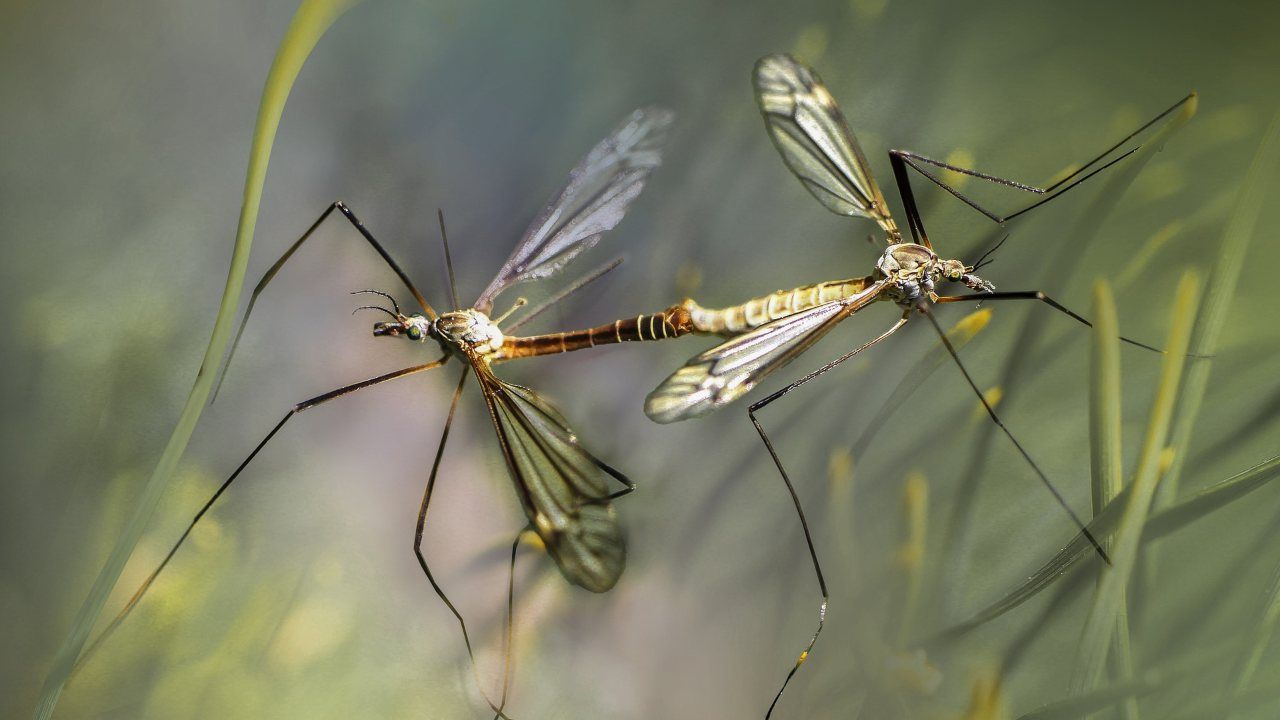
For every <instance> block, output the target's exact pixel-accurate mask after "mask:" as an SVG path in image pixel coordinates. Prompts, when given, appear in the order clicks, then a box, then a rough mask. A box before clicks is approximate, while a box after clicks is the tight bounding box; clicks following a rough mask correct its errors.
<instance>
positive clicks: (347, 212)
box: [210, 200, 436, 402]
mask: <svg viewBox="0 0 1280 720" xmlns="http://www.w3.org/2000/svg"><path fill="white" fill-rule="evenodd" d="M334 210H337V211H338V212H340V213H342V216H343V217H345V218H346V219H347V222H349V223H351V225H352V226H353V227H354V228H355V229H356V230H357V231H358V232H359V233H360V235H361V236H362V237H363V238H364V239H365V240H367V241H368V242H369V244H370V245H372V246H373V249H374V250H376V251H377V252H378V255H380V256H381V257H382V259H383V260H384V261H386V263H387V265H388V266H389V267H390V268H391V269H392V271H394V272H395V274H396V276H397V277H399V278H400V282H402V283H404V286H405V287H406V288H408V289H409V292H411V293H413V297H414V299H416V300H417V301H418V304H419V305H420V306H422V311H423V312H425V313H426V314H427V316H428V317H429V318H432V319H434V318H435V316H436V313H435V310H433V309H432V308H431V306H430V305H429V304H428V303H427V299H426V298H425V297H423V295H422V293H421V292H420V291H419V290H418V288H417V287H416V286H414V284H413V281H412V280H410V279H409V276H408V275H406V274H405V272H404V270H401V269H400V266H399V265H397V264H396V261H395V260H393V259H392V258H391V255H390V254H389V253H387V251H386V249H384V248H383V247H382V244H381V243H379V242H378V241H377V239H376V238H374V237H373V234H372V233H370V232H369V230H368V229H367V228H365V226H364V223H362V222H360V219H359V218H357V217H356V214H355V213H353V212H351V209H350V208H348V207H347V206H346V205H345V204H343V202H342V201H341V200H339V201H337V202H334V203H333V204H331V205H329V207H327V208H325V211H324V212H322V213H320V217H318V218H316V221H315V222H313V223H311V227H309V228H307V231H306V232H304V233H302V237H300V238H298V239H297V240H295V241H294V243H293V244H292V245H290V246H289V249H288V250H285V251H284V254H283V255H281V256H280V259H279V260H276V261H275V264H273V265H272V266H271V267H270V268H268V269H267V271H266V272H265V273H263V275H262V279H261V280H259V281H258V284H257V285H256V286H254V288H253V293H252V294H250V295H249V304H248V305H247V306H245V309H244V315H243V316H242V317H241V318H240V326H239V327H238V328H236V336H235V339H234V340H232V341H231V351H230V352H228V353H227V361H226V362H225V363H223V365H222V374H221V375H219V376H218V382H217V383H215V384H214V387H213V394H212V395H211V399H210V402H212V401H213V398H217V396H218V390H219V389H220V388H221V387H222V381H223V380H225V379H226V377H227V369H228V368H230V367H231V358H232V357H234V356H235V354H236V348H237V347H239V345H240V336H241V335H242V334H244V327H245V325H246V324H247V323H248V322H249V313H251V312H253V306H254V304H255V303H257V302H258V295H260V294H262V291H263V290H265V289H266V287H267V284H268V283H270V282H271V281H272V280H273V279H274V278H275V276H276V273H278V272H280V269H281V268H282V267H284V264H285V263H286V262H288V261H289V258H291V257H293V254H294V253H295V252H297V251H298V248H300V247H302V243H304V242H306V241H307V238H310V237H311V234H312V233H314V232H315V231H316V228H318V227H320V224H321V223H323V222H324V221H325V220H326V219H327V218H328V217H329V215H331V214H332V213H333V211H334Z"/></svg>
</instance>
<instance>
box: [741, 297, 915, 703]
mask: <svg viewBox="0 0 1280 720" xmlns="http://www.w3.org/2000/svg"><path fill="white" fill-rule="evenodd" d="M909 317H910V315H909V314H904V315H903V316H902V317H901V318H900V319H899V320H898V322H896V323H894V324H893V327H890V328H889V329H888V330H886V331H885V332H884V333H882V334H881V335H880V336H879V337H876V338H875V339H874V340H871V341H870V342H867V343H863V344H862V345H859V346H858V347H856V348H854V349H853V350H850V351H849V352H847V353H845V354H844V355H841V356H840V357H838V358H836V359H835V360H832V361H831V362H829V363H827V364H826V365H823V366H822V367H820V368H818V369H817V370H814V371H813V372H811V373H809V374H808V375H805V376H804V377H802V378H800V379H799V380H796V381H795V382H793V383H791V384H790V385H787V386H786V387H784V388H782V389H781V390H778V391H776V392H774V393H773V394H772V395H770V396H768V397H766V398H764V399H763V400H760V401H757V402H755V403H753V404H752V405H751V407H749V408H747V417H749V418H751V424H752V425H754V426H755V428H756V432H757V433H759V434H760V440H761V441H763V442H764V446H765V449H767V450H768V451H769V457H771V458H773V464H774V465H775V466H777V468H778V473H779V474H780V475H782V482H783V483H785V484H786V486H787V492H788V493H789V494H790V495H791V503H792V505H794V506H795V508H796V515H798V516H799V517H800V527H801V529H802V530H804V541H805V544H806V545H807V546H808V547H809V559H810V560H811V561H813V572H814V574H815V575H817V577H818V589H819V590H821V591H822V603H821V604H820V605H819V606H818V629H817V630H814V632H813V636H812V637H810V638H809V642H808V644H806V645H805V647H804V650H803V651H802V652H801V653H800V655H799V657H797V658H796V662H795V665H792V666H791V669H790V670H789V671H788V672H787V677H786V679H784V680H783V681H782V687H780V688H778V692H777V694H776V695H774V696H773V702H771V703H769V710H768V712H766V713H765V719H766V720H768V718H769V717H770V716H772V715H773V709H774V708H775V707H777V705H778V701H779V700H780V699H782V693H783V692H784V691H785V690H786V689H787V683H790V682H791V678H792V677H794V676H795V674H796V671H798V670H799V669H800V666H801V665H803V664H804V661H805V660H807V659H808V658H809V653H810V652H811V651H812V650H813V645H814V643H816V642H818V635H820V634H821V633H822V626H823V624H824V623H825V622H826V619H827V604H828V601H829V600H830V594H829V593H828V592H827V579H826V577H825V576H824V575H823V574H822V564H821V563H820V562H818V550H817V548H815V547H814V545H813V535H812V533H810V532H809V521H808V519H806V518H805V515H804V508H803V507H801V505H800V496H799V495H798V494H797V493H796V488H795V486H794V485H793V484H792V483H791V478H790V476H788V475H787V469H786V468H785V467H783V465H782V458H780V457H778V451H777V450H775V449H774V447H773V442H772V441H771V440H769V435H768V434H767V433H765V431H764V426H763V425H761V424H760V419H759V418H757V417H756V412H757V411H759V410H762V409H764V408H765V407H766V406H767V405H769V404H770V403H772V402H773V401H774V400H777V399H778V398H780V397H782V396H783V395H786V394H787V393H789V392H791V391H792V390H795V389H796V388H798V387H800V386H801V385H804V384H805V383H807V382H809V381H810V380H812V379H814V378H816V377H818V376H819V375H821V374H823V373H825V372H827V371H828V370H830V369H832V368H834V367H835V366H837V365H839V364H840V363H842V362H844V361H845V360H848V359H849V358H851V357H853V356H854V355H857V354H858V353H860V352H862V351H863V350H866V349H867V348H869V347H871V346H872V345H875V344H876V343H878V342H880V341H881V340H884V339H885V338H887V337H889V336H890V335H892V334H893V333H895V332H897V331H898V329H899V328H901V327H902V326H903V325H905V324H906V323H907V318H909Z"/></svg>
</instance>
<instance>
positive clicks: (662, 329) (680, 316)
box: [495, 305, 694, 360]
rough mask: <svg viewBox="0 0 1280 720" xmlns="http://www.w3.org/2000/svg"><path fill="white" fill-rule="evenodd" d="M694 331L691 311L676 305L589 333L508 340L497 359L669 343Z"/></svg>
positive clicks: (570, 333)
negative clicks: (650, 342)
mask: <svg viewBox="0 0 1280 720" xmlns="http://www.w3.org/2000/svg"><path fill="white" fill-rule="evenodd" d="M693 331H694V326H693V323H692V322H691V320H690V319H689V310H688V309H687V308H686V307H685V306H684V305H675V306H672V307H669V308H667V309H666V310H663V311H662V312H658V313H653V314H652V315H637V316H636V317H633V318H628V319H626V320H615V321H613V322H611V323H609V324H608V325H600V326H599V327H593V328H589V329H587V330H573V331H570V332H560V333H551V334H548V335H531V336H529V337H508V338H506V339H505V340H503V343H502V350H501V352H500V353H499V354H498V357H497V358H495V359H497V360H510V359H512V358H519V357H531V356H533V355H554V354H556V353H563V352H570V351H572V350H582V349H584V348H590V347H595V346H597V345H610V344H613V343H621V342H635V341H646V340H666V339H667V338H676V337H680V336H681V335H688V334H689V333H691V332H693Z"/></svg>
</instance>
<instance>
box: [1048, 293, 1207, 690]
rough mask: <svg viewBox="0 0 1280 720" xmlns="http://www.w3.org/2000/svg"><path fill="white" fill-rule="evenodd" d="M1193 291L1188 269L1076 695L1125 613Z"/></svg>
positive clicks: (1098, 673)
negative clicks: (1127, 594)
mask: <svg viewBox="0 0 1280 720" xmlns="http://www.w3.org/2000/svg"><path fill="white" fill-rule="evenodd" d="M1198 293H1199V279H1198V277H1197V276H1196V274H1195V272H1194V271H1188V272H1187V273H1186V274H1184V275H1183V277H1182V280H1181V282H1179V283H1178V292H1177V300H1176V301H1175V304H1174V310H1173V322H1172V327H1171V328H1170V331H1169V340H1168V343H1167V345H1166V348H1167V353H1166V355H1165V358H1164V364H1163V367H1162V369H1161V373H1160V385H1159V386H1158V387H1157V389H1156V398H1155V402H1154V403H1153V404H1152V407H1151V416H1150V420H1149V422H1148V425H1147V432H1146V437H1145V438H1144V440H1143V444H1142V454H1141V457H1140V459H1139V461H1138V469H1137V472H1136V473H1135V474H1134V480H1133V489H1132V490H1131V492H1130V493H1129V499H1128V502H1126V503H1125V508H1124V513H1123V514H1122V516H1121V518H1120V523H1119V526H1118V527H1117V529H1116V536H1115V538H1114V545H1113V547H1114V552H1113V553H1112V555H1111V559H1112V565H1111V566H1110V567H1108V568H1106V569H1105V570H1104V571H1103V573H1102V580H1101V581H1100V582H1099V584H1098V589H1097V591H1096V592H1095V593H1094V601H1093V606H1092V607H1091V608H1090V610H1089V616H1088V618H1087V619H1086V620H1085V625H1084V629H1083V630H1082V631H1081V634H1080V649H1079V652H1078V655H1077V660H1076V667H1075V670H1074V672H1073V674H1072V678H1071V693H1072V694H1073V695H1076V694H1082V693H1084V692H1087V691H1089V690H1092V689H1094V688H1097V687H1099V686H1100V685H1101V684H1102V679H1103V675H1104V673H1105V672H1106V667H1107V657H1108V655H1109V653H1110V650H1111V645H1112V639H1113V635H1114V632H1115V628H1116V625H1117V618H1118V617H1119V616H1120V615H1121V613H1123V612H1125V607H1124V605H1125V588H1126V587H1127V586H1128V584H1129V579H1130V577H1131V576H1132V574H1133V570H1134V567H1135V565H1136V564H1137V559H1138V548H1139V544H1140V541H1141V539H1142V528H1143V525H1145V524H1146V520H1147V514H1148V512H1149V511H1150V509H1151V503H1152V499H1153V498H1154V497H1155V492H1156V487H1157V485H1158V484H1159V481H1160V477H1161V474H1160V468H1159V462H1160V453H1161V451H1163V449H1164V447H1165V442H1166V440H1167V438H1168V435H1169V426H1170V424H1171V422H1172V420H1173V410H1174V406H1175V404H1176V402H1177V398H1178V389H1179V386H1180V384H1181V382H1182V370H1183V367H1184V365H1185V364H1186V353H1187V347H1188V345H1189V344H1190V341H1191V327H1192V323H1193V322H1194V321H1195V314H1196V313H1195V310H1196V300H1197V296H1198Z"/></svg>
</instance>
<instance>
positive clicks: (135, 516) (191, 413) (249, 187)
mask: <svg viewBox="0 0 1280 720" xmlns="http://www.w3.org/2000/svg"><path fill="white" fill-rule="evenodd" d="M357 1H358V0H302V4H301V5H300V6H299V7H298V11H297V12H296V13H295V14H294V16H293V20H292V22H290V24H289V29H288V30H287V31H286V32H285V36H284V39H283V40H282V41H281V43H280V48H279V49H278V50H277V51H276V56H275V60H274V61H272V63H271V70H270V72H269V73H268V74H267V82H266V86H265V87H264V88H263V90H262V101H261V104H260V105H259V106H258V119H257V123H256V125H255V127H254V131H253V145H252V147H251V148H250V150H249V168H248V171H247V172H246V175H245V183H244V199H243V201H242V205H241V207H240V220H239V223H238V225H237V227H236V242H235V249H234V250H233V252H232V255H231V268H230V270H229V271H228V272H227V284H226V288H225V289H224V290H223V292H222V302H221V304H220V305H219V307H218V316H217V318H216V319H215V320H214V324H213V333H212V335H211V336H210V337H209V346H208V348H206V349H205V353H204V359H203V360H202V361H201V363H200V370H199V372H197V373H196V380H195V383H194V384H193V385H192V387H191V393H190V394H189V395H188V396H187V402H186V404H185V405H184V406H183V408H182V414H181V415H179V417H178V422H177V424H176V425H175V426H174V428H173V433H172V434H171V435H170V436H169V441H168V443H167V444H166V445H165V448H164V452H163V453H161V455H160V460H159V462H157V463H156V467H155V470H153V471H152V473H151V477H149V478H148V479H147V482H146V484H145V485H144V486H143V488H142V492H141V494H140V495H139V497H138V502H137V504H136V505H135V506H134V508H133V513H132V515H131V516H130V518H129V522H128V524H127V525H126V526H125V529H124V532H123V533H122V534H121V535H120V538H119V539H118V540H116V544H115V546H114V547H113V548H112V549H111V554H110V555H109V556H108V557H107V561H106V563H105V564H104V565H103V566H102V570H100V571H99V572H98V577H97V578H96V579H95V580H94V582H93V586H92V587H91V588H90V590H89V594H88V596H87V597H85V599H84V603H83V604H82V605H81V606H80V610H79V611H78V612H77V613H76V617H75V620H74V621H73V622H72V624H71V630H70V632H68V634H67V636H66V639H64V640H63V642H62V646H61V647H60V648H59V649H58V654H57V655H56V656H55V657H54V660H53V664H52V666H51V667H50V669H49V674H48V676H47V677H46V678H45V682H44V686H43V687H42V688H41V689H40V700H39V703H38V704H37V705H36V708H35V712H34V714H33V717H35V718H36V720H47V718H48V717H49V716H50V715H52V714H53V710H54V708H55V707H56V706H57V703H58V698H59V696H60V695H61V694H62V689H63V687H65V685H66V682H67V678H68V676H69V675H70V673H71V669H72V668H73V667H74V666H75V662H76V658H78V657H79V655H80V652H81V650H83V649H84V644H85V641H86V640H88V638H89V632H90V630H92V629H93V625H94V623H95V622H96V621H97V619H98V615H99V614H100V613H101V612H102V608H103V606H104V605H105V604H106V602H107V596H108V595H109V594H110V593H111V589H112V588H113V587H115V584H116V581H117V580H118V579H119V578H120V573H121V572H122V571H123V570H124V566H125V563H126V562H127V561H128V560H129V556H130V555H131V554H132V553H133V549H134V547H135V546H136V545H137V544H138V540H139V539H140V538H141V537H142V531H143V529H144V528H145V527H146V525H147V522H148V521H149V520H150V519H151V515H152V512H154V510H155V508H156V504H157V503H158V502H159V500H160V496H161V495H162V494H163V493H164V490H165V488H166V487H167V486H168V484H169V480H170V478H171V477H172V476H173V471H174V469H175V468H177V466H178V461H179V460H180V459H181V458H182V454H183V452H185V451H186V449H187V442H188V441H189V440H190V439H191V434H192V432H193V431H194V430H195V426H196V421H198V420H199V419H200V413H201V411H203V410H204V406H205V402H206V400H208V398H209V391H210V390H211V389H212V388H213V379H214V375H215V373H214V372H213V371H214V370H215V369H216V368H217V365H218V362H219V361H220V360H221V358H222V355H223V353H224V352H225V351H226V349H227V341H228V340H229V339H230V337H231V326H232V323H233V322H234V320H235V311H236V308H237V307H238V306H239V304H240V292H241V290H242V289H243V287H244V275H245V269H246V268H247V266H248V263H249V248H250V246H251V245H252V244H253V231H254V227H255V226H256V224H257V222H258V208H259V206H260V204H261V202H262V188H263V184H264V182H265V180H266V175H267V161H268V159H269V158H270V156H271V147H272V145H273V144H274V142H275V136H276V129H277V128H278V127H279V126H280V116H281V115H282V114H283V112H284V105H285V101H286V100H287V99H288V97H289V91H290V90H291V89H292V87H293V82H294V80H295V79H296V78H297V76H298V72H299V71H300V70H301V69H302V65H303V63H304V62H306V59H307V57H308V56H309V55H310V54H311V51H312V49H314V48H315V46H316V43H318V42H319V41H320V38H321V36H323V35H324V33H325V31H327V30H328V29H329V27H330V26H331V25H333V23H334V21H336V20H337V19H338V18H339V17H340V16H341V15H342V14H343V13H344V12H346V11H347V10H348V9H350V8H351V7H352V6H353V5H355V3H356V2H357Z"/></svg>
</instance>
